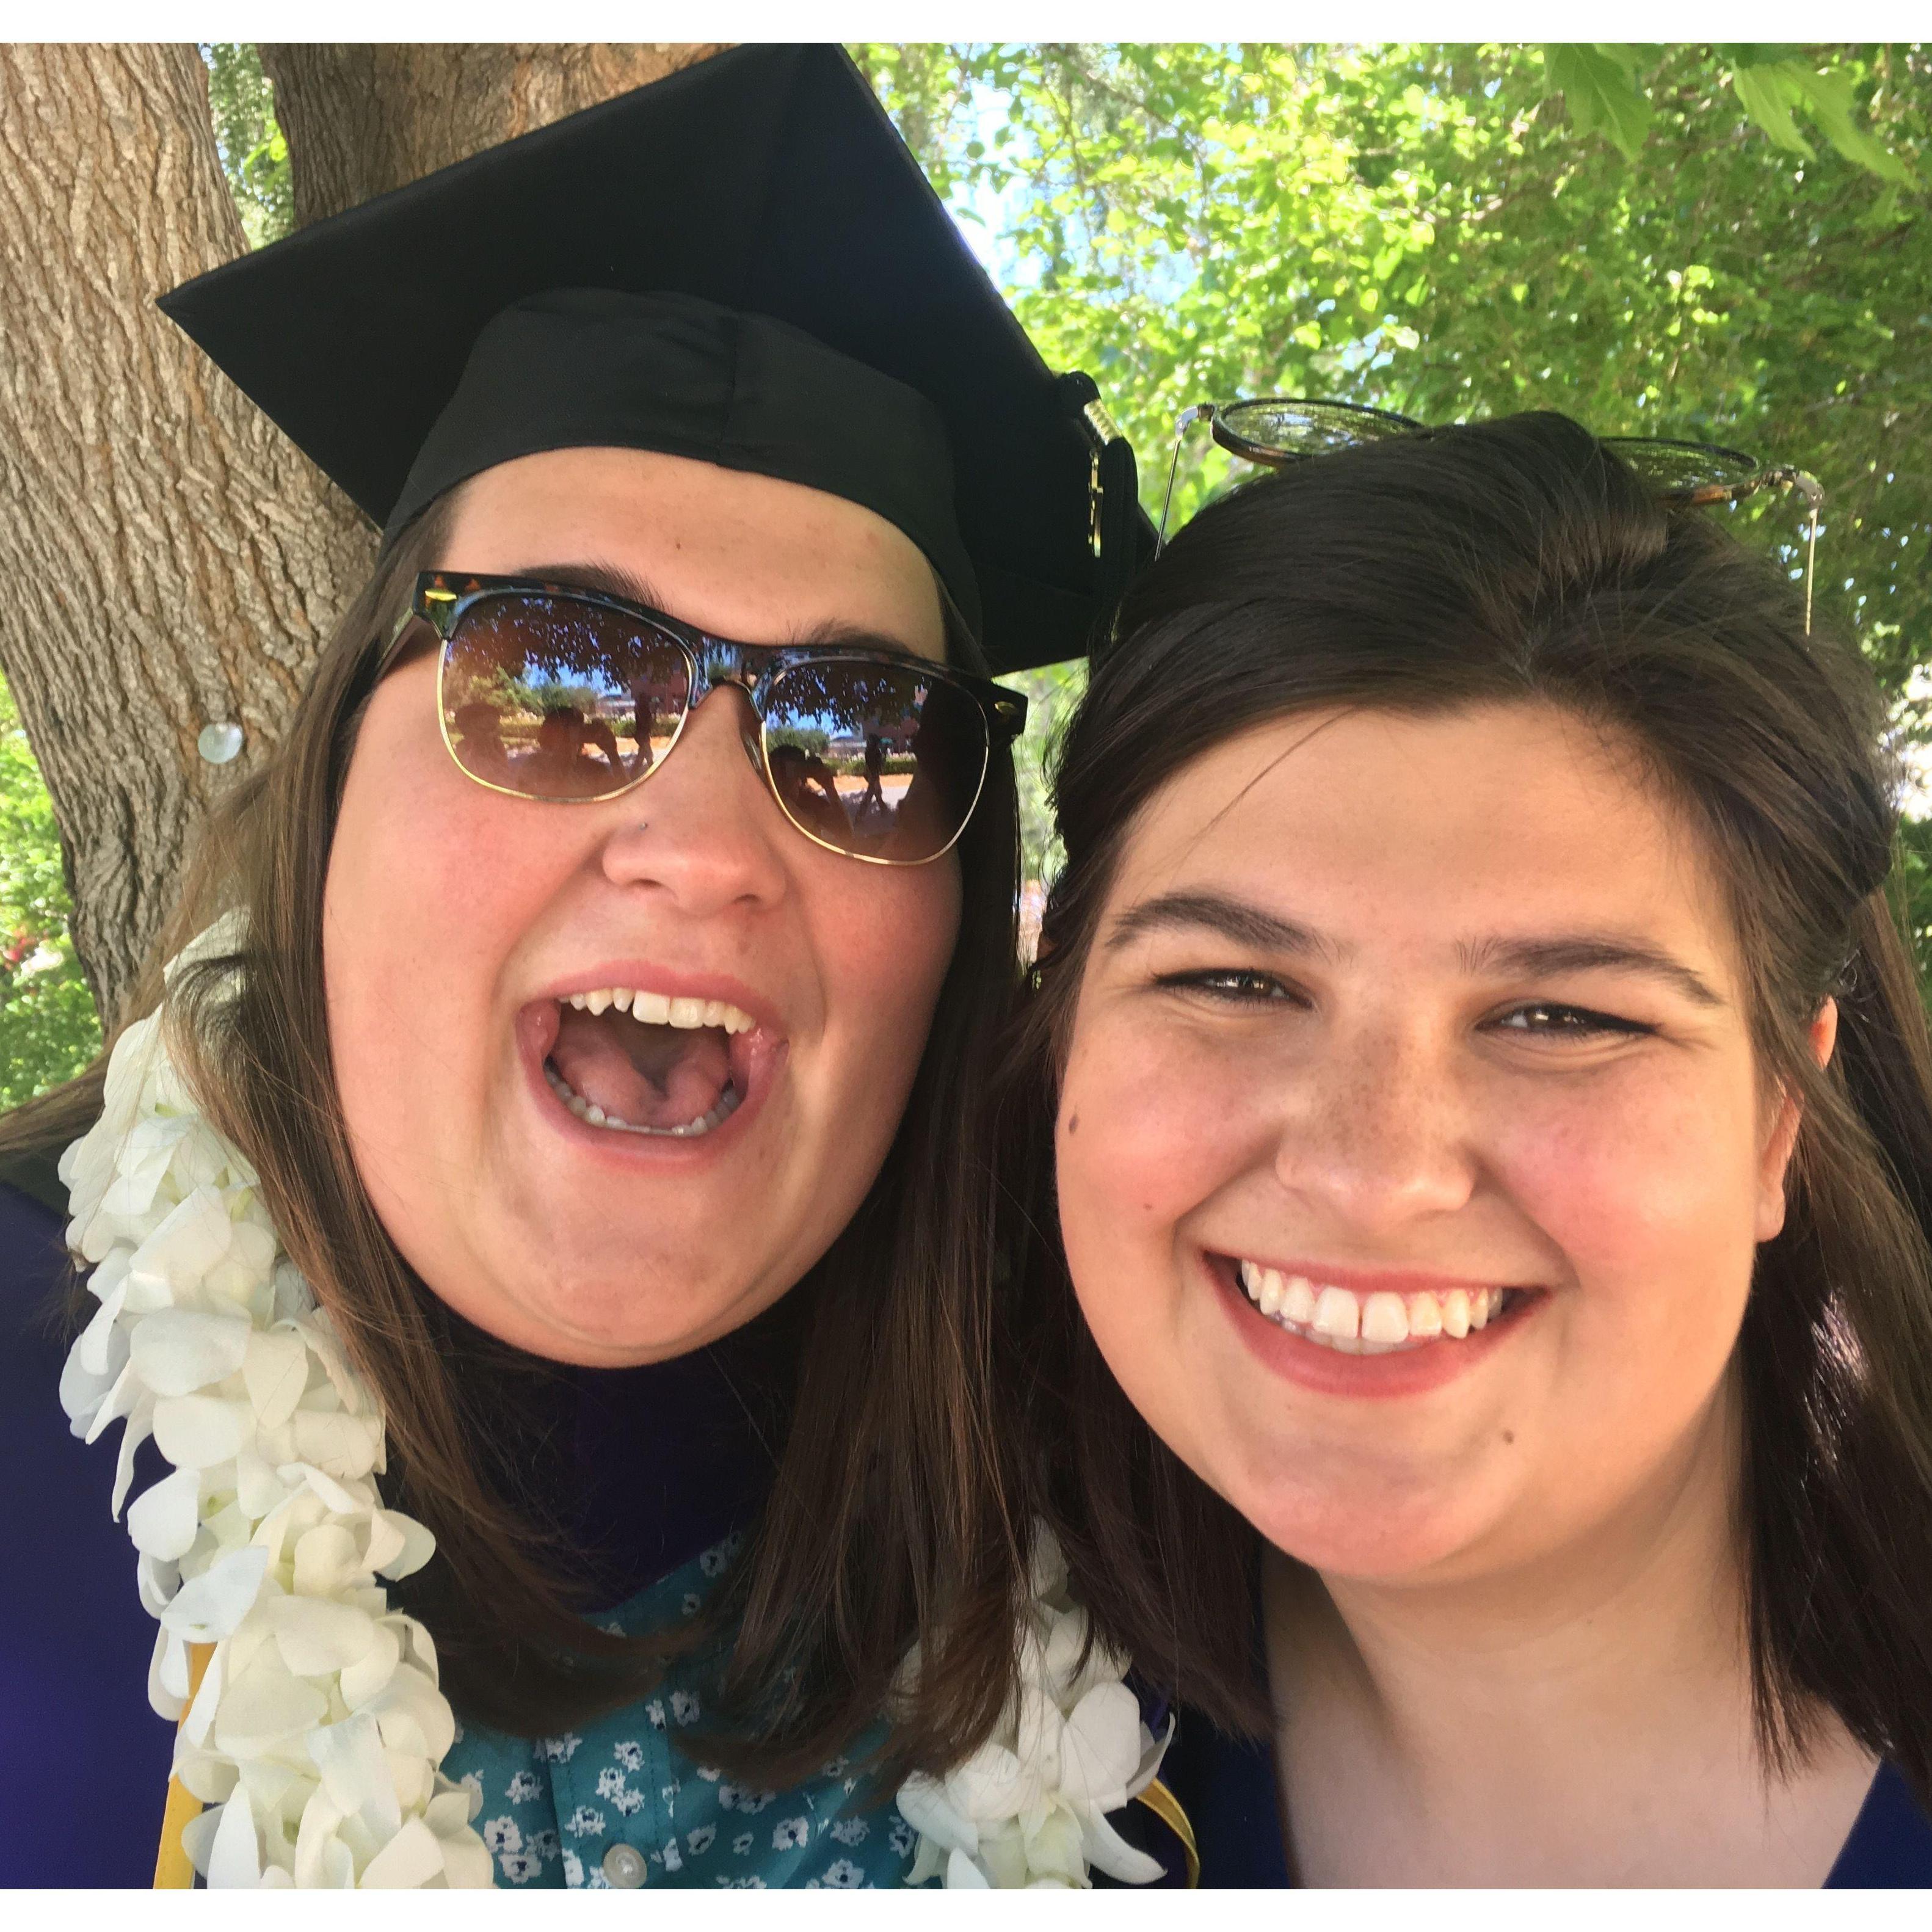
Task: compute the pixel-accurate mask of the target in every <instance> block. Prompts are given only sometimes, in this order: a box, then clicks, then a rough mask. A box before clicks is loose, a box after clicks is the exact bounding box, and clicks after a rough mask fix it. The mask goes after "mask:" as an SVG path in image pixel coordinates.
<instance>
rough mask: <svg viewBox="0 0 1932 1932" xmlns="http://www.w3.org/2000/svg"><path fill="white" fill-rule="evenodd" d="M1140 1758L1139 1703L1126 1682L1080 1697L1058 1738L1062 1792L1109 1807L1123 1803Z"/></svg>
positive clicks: (1097, 1688)
mask: <svg viewBox="0 0 1932 1932" xmlns="http://www.w3.org/2000/svg"><path fill="white" fill-rule="evenodd" d="M1140 1761H1141V1707H1140V1703H1139V1700H1138V1699H1137V1698H1136V1697H1135V1696H1134V1694H1133V1692H1132V1691H1130V1690H1129V1689H1128V1688H1127V1686H1126V1685H1124V1684H1100V1685H1095V1686H1094V1688H1093V1689H1092V1690H1091V1691H1088V1694H1086V1696H1085V1697H1083V1698H1082V1699H1081V1700H1080V1702H1079V1705H1078V1706H1077V1707H1076V1709H1075V1711H1074V1712H1073V1716H1072V1717H1070V1718H1068V1719H1067V1727H1066V1729H1065V1730H1064V1732H1063V1733H1062V1734H1061V1742H1060V1784H1059V1789H1060V1792H1061V1796H1063V1797H1064V1798H1067V1799H1071V1800H1073V1802H1075V1803H1076V1804H1079V1803H1082V1802H1088V1803H1093V1804H1097V1805H1099V1806H1100V1808H1101V1810H1102V1811H1112V1810H1113V1809H1114V1808H1115V1807H1116V1806H1118V1805H1124V1804H1125V1803H1126V1802H1127V1781H1128V1779H1129V1778H1132V1777H1133V1775H1134V1773H1135V1772H1136V1770H1137V1769H1139V1765H1140Z"/></svg>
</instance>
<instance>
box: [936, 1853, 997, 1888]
mask: <svg viewBox="0 0 1932 1932" xmlns="http://www.w3.org/2000/svg"><path fill="white" fill-rule="evenodd" d="M946 1888H947V1891H991V1890H992V1885H991V1884H990V1883H989V1881H988V1879H987V1878H986V1874H985V1873H983V1872H982V1871H981V1870H980V1867H978V1866H977V1865H976V1864H974V1862H973V1861H972V1860H971V1858H968V1856H967V1855H966V1854H965V1852H953V1854H952V1855H951V1856H950V1858H947V1861H946Z"/></svg>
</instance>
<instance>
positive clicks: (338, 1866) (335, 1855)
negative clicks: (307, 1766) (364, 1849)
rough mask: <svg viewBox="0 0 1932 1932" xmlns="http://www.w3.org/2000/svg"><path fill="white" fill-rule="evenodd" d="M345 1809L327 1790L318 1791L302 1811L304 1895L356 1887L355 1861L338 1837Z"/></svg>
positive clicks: (299, 1867)
mask: <svg viewBox="0 0 1932 1932" xmlns="http://www.w3.org/2000/svg"><path fill="white" fill-rule="evenodd" d="M342 1818H343V1812H342V1808H341V1806H340V1805H338V1804H336V1803H335V1801H334V1800H333V1799H332V1798H331V1797H330V1796H329V1793H328V1792H327V1791H326V1790H323V1789H320V1788H319V1789H318V1790H317V1791H316V1793H315V1795H314V1796H313V1797H311V1799H310V1800H309V1801H308V1804H307V1805H305V1806H304V1807H303V1808H302V1823H301V1824H300V1825H299V1826H298V1827H297V1828H296V1858H295V1864H296V1874H295V1876H296V1886H297V1887H298V1888H299V1889H300V1890H302V1891H323V1890H332V1889H335V1888H338V1887H344V1886H350V1885H354V1884H355V1882H356V1865H355V1861H354V1860H353V1858H351V1857H350V1853H349V1847H348V1846H347V1845H345V1844H344V1843H343V1842H342V1841H341V1839H340V1838H338V1837H337V1836H336V1832H337V1831H338V1829H339V1828H340V1826H341V1823H342Z"/></svg>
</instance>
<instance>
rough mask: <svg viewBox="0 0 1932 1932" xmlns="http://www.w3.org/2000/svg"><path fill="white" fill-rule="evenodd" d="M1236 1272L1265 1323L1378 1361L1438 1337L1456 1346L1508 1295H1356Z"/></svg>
mask: <svg viewBox="0 0 1932 1932" xmlns="http://www.w3.org/2000/svg"><path fill="white" fill-rule="evenodd" d="M1241 1286H1243V1287H1244V1289H1247V1292H1248V1299H1249V1300H1250V1301H1252V1302H1253V1304H1255V1306H1256V1307H1257V1308H1259V1310H1261V1312H1262V1313H1263V1314H1264V1315H1265V1316H1268V1319H1270V1320H1271V1321H1272V1322H1277V1323H1278V1324H1279V1325H1280V1326H1281V1327H1283V1328H1292V1329H1293V1330H1295V1332H1296V1333H1297V1334H1304V1335H1306V1336H1307V1337H1308V1338H1309V1339H1310V1340H1311V1341H1316V1342H1321V1343H1325V1344H1326V1345H1327V1346H1328V1347H1330V1348H1331V1349H1340V1350H1341V1351H1342V1352H1343V1353H1344V1354H1345V1355H1381V1354H1382V1353H1383V1352H1385V1351H1386V1350H1388V1349H1399V1348H1400V1347H1401V1346H1403V1343H1407V1342H1427V1341H1433V1340H1436V1338H1437V1337H1439V1336H1443V1335H1447V1336H1450V1337H1454V1339H1455V1340H1458V1341H1460V1340H1461V1339H1462V1338H1463V1337H1464V1336H1466V1335H1467V1334H1469V1332H1470V1331H1471V1330H1472V1329H1476V1328H1483V1327H1484V1326H1486V1325H1487V1323H1488V1322H1489V1321H1490V1319H1491V1318H1492V1317H1493V1316H1496V1314H1498V1313H1500V1312H1501V1310H1502V1305H1503V1301H1504V1298H1505V1296H1506V1295H1508V1292H1509V1291H1508V1289H1502V1288H1478V1289H1461V1288H1452V1289H1448V1290H1447V1291H1446V1292H1444V1293H1442V1294H1440V1295H1438V1294H1436V1293H1433V1292H1430V1291H1428V1290H1424V1291H1423V1292H1421V1293H1419V1294H1415V1295H1395V1294H1392V1293H1391V1292H1389V1291H1388V1290H1387V1289H1377V1290H1376V1292H1375V1293H1373V1294H1372V1295H1358V1294H1356V1293H1355V1291H1354V1290H1353V1289H1346V1288H1337V1287H1336V1286H1334V1285H1333V1284H1332V1283H1327V1282H1319V1281H1311V1280H1309V1279H1308V1277H1307V1276H1306V1275H1299V1274H1290V1275H1284V1274H1283V1273H1282V1272H1281V1271H1280V1270H1279V1269H1278V1268H1264V1267H1263V1266H1262V1265H1261V1264H1260V1263H1259V1262H1242V1264H1241Z"/></svg>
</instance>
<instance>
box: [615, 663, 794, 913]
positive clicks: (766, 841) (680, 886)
mask: <svg viewBox="0 0 1932 1932" xmlns="http://www.w3.org/2000/svg"><path fill="white" fill-rule="evenodd" d="M610 809H612V810H613V812H614V813H616V814H620V816H619V817H618V818H617V820H616V823H614V824H613V827H612V829H611V831H610V835H608V837H607V838H606V839H605V841H604V850H603V866H604V876H605V877H607V878H608V879H609V880H610V882H611V883H613V885H619V886H634V887H640V888H643V889H649V890H655V891H658V892H664V893H667V894H668V895H670V898H672V900H673V901H674V902H675V903H676V906H677V907H678V908H679V910H681V911H682V912H685V913H689V914H691V916H694V917H702V916H704V915H705V914H706V913H715V912H718V911H721V910H724V909H725V908H727V907H731V906H733V905H737V906H760V905H768V904H775V903H776V902H777V901H778V900H779V899H780V898H782V897H783V896H784V891H785V884H786V879H787V871H786V868H785V865H784V859H783V853H784V846H783V844H782V843H781V841H783V840H784V839H785V838H787V837H790V838H796V837H797V834H796V832H792V831H791V830H790V827H789V826H787V824H786V823H785V821H784V816H783V814H781V812H780V811H779V810H778V802H777V801H776V800H775V799H774V798H773V797H772V795H771V793H770V791H769V790H768V789H767V787H766V784H765V782H764V778H763V770H762V766H761V765H760V761H759V756H758V721H757V714H756V713H755V712H754V711H753V710H752V709H751V701H750V700H749V699H748V697H747V696H746V695H745V692H744V691H742V689H740V688H739V687H738V686H737V685H734V684H727V685H722V686H721V687H719V688H715V689H714V690H712V691H710V692H709V693H708V694H706V697H704V699H703V702H702V703H700V704H698V705H697V707H696V708H695V709H694V710H693V711H692V712H691V715H690V716H689V717H688V718H686V719H685V721H684V729H683V730H682V731H681V732H679V734H678V739H677V742H676V744H675V745H673V747H672V748H671V750H670V754H668V755H667V757H665V758H664V759H663V760H661V763H659V765H658V768H657V769H656V770H655V771H654V772H652V774H651V775H650V776H649V778H646V780H645V781H644V782H643V784H640V785H639V786H638V787H637V788H636V789H635V790H633V791H628V792H626V793H625V794H624V795H623V796H622V797H621V798H619V799H614V800H613V801H612V805H611V807H610Z"/></svg>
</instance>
